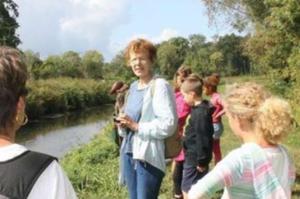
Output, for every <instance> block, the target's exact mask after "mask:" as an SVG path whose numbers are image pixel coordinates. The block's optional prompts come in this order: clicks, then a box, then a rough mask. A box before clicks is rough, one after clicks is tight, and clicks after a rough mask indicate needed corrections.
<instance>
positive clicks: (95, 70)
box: [82, 50, 104, 79]
mask: <svg viewBox="0 0 300 199" xmlns="http://www.w3.org/2000/svg"><path fill="white" fill-rule="evenodd" d="M82 65H83V71H84V72H83V73H84V77H86V78H93V79H100V78H102V77H103V74H102V68H103V65H104V58H103V56H102V54H100V53H99V52H98V51H95V50H90V51H87V52H85V54H84V55H83V57H82Z"/></svg>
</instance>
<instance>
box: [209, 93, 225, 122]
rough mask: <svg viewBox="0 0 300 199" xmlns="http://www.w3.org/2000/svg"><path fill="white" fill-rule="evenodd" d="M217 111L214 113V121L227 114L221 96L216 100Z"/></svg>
mask: <svg viewBox="0 0 300 199" xmlns="http://www.w3.org/2000/svg"><path fill="white" fill-rule="evenodd" d="M215 108H216V109H215V111H214V113H213V114H212V118H213V121H216V120H218V119H219V118H220V117H221V116H222V115H224V114H225V109H224V105H223V102H222V100H221V98H218V99H217V100H216V105H215Z"/></svg>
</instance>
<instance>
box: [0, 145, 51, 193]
mask: <svg viewBox="0 0 300 199" xmlns="http://www.w3.org/2000/svg"><path fill="white" fill-rule="evenodd" d="M54 160H57V159H56V158H55V157H52V156H49V155H46V154H42V153H38V152H33V151H26V152H24V153H23V154H21V155H19V156H17V157H16V158H13V159H11V160H8V161H5V162H0V176H1V178H0V195H5V196H7V197H8V198H27V196H28V195H29V193H30V191H31V189H32V187H33V186H34V184H35V182H36V181H37V179H38V178H39V177H40V175H41V174H42V173H43V172H44V170H45V169H46V168H47V167H48V166H49V165H50V163H51V162H53V161H54Z"/></svg>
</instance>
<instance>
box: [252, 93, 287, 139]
mask: <svg viewBox="0 0 300 199" xmlns="http://www.w3.org/2000/svg"><path fill="white" fill-rule="evenodd" d="M292 121H293V118H292V111H291V107H290V105H289V104H288V102H287V101H285V100H283V99H280V98H277V97H270V98H267V99H266V100H265V101H264V102H263V103H262V104H261V106H260V107H259V109H258V117H257V120H256V122H255V127H256V130H257V131H256V132H257V133H260V134H261V135H262V136H263V138H264V139H265V140H266V141H267V142H269V143H270V144H277V143H278V142H280V141H281V139H282V138H283V137H285V136H286V135H287V134H288V132H289V131H290V130H291V127H292Z"/></svg>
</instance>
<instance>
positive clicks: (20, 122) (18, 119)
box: [16, 112, 28, 126]
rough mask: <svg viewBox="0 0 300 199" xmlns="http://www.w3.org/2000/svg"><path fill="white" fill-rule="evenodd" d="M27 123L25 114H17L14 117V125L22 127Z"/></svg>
mask: <svg viewBox="0 0 300 199" xmlns="http://www.w3.org/2000/svg"><path fill="white" fill-rule="evenodd" d="M27 122H28V117H27V115H26V113H25V112H22V113H18V114H17V116H16V123H17V124H18V125H19V126H24V125H25V124H27Z"/></svg>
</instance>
